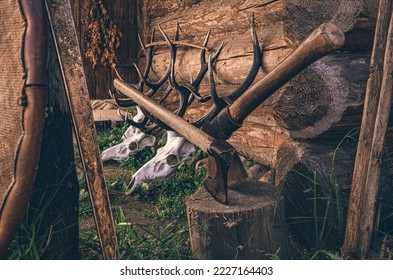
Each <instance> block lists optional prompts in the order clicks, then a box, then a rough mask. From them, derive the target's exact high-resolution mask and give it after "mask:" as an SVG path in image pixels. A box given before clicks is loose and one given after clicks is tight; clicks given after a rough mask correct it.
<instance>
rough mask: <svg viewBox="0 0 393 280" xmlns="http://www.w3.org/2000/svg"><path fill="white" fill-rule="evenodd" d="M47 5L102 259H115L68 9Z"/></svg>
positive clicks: (53, 1) (61, 1) (62, 1)
mask: <svg viewBox="0 0 393 280" xmlns="http://www.w3.org/2000/svg"><path fill="white" fill-rule="evenodd" d="M46 4H47V12H48V14H49V22H50V26H51V29H52V34H53V37H54V40H55V46H56V51H57V54H58V58H59V61H60V64H61V68H62V75H63V80H64V84H65V89H66V92H67V100H68V104H69V106H70V111H71V115H72V119H73V124H74V129H75V136H76V140H77V143H78V147H79V151H80V154H81V160H82V165H83V168H84V171H85V178H86V182H87V186H88V189H89V195H90V201H91V203H92V209H93V214H94V220H95V222H96V226H97V233H98V238H99V241H100V244H101V248H102V253H103V257H104V259H116V258H117V257H118V256H119V252H118V244H117V237H116V232H115V228H114V220H113V215H112V209H111V203H110V200H109V195H108V189H107V187H106V182H105V178H104V173H103V169H102V162H101V157H100V151H99V148H98V140H97V134H96V130H95V126H94V120H93V113H92V110H91V107H90V106H91V104H90V99H89V93H88V89H87V83H86V77H85V75H84V69H83V63H82V57H81V54H80V49H79V46H78V39H77V35H76V30H75V26H74V22H73V19H72V11H71V5H70V2H69V1H67V0H46Z"/></svg>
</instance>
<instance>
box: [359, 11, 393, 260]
mask: <svg viewBox="0 0 393 280" xmlns="http://www.w3.org/2000/svg"><path fill="white" fill-rule="evenodd" d="M392 61H393V17H391V19H390V26H389V31H388V38H387V43H386V50H385V59H384V67H383V77H382V86H381V93H380V97H379V104H378V111H377V114H376V117H375V127H374V133H373V139H372V145H371V151H370V161H369V163H368V168H367V180H366V184H365V194H364V203H363V206H362V207H363V214H362V222H361V226H360V240H359V252H360V256H361V257H362V258H365V257H366V256H367V252H368V249H369V247H370V240H371V236H372V234H373V232H374V219H375V209H376V203H377V195H378V190H379V181H380V176H381V164H382V159H381V157H382V152H383V148H384V143H385V137H386V132H387V129H388V124H389V115H390V108H391V103H392V90H393V77H392V74H393V62H392Z"/></svg>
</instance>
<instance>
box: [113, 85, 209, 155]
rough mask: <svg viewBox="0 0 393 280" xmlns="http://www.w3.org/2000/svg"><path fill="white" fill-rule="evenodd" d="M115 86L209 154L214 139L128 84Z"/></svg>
mask: <svg viewBox="0 0 393 280" xmlns="http://www.w3.org/2000/svg"><path fill="white" fill-rule="evenodd" d="M113 84H114V86H115V88H116V89H117V90H119V91H120V92H121V93H123V94H124V95H126V96H128V97H130V98H131V99H132V100H133V101H134V102H135V103H137V104H138V105H139V106H141V107H142V108H144V109H146V110H148V111H149V113H151V114H152V115H153V116H155V117H156V118H158V119H160V120H161V121H162V122H164V123H165V124H166V125H168V126H170V127H171V128H172V129H173V130H175V131H176V132H178V133H180V134H181V135H182V136H183V137H184V138H186V139H187V140H188V141H190V142H191V143H193V144H194V145H196V146H198V147H199V148H200V149H201V150H202V151H204V152H207V151H208V149H209V147H210V145H211V144H212V143H213V141H214V138H213V137H211V136H210V135H208V134H207V133H205V132H203V131H202V130H200V129H199V128H197V127H195V126H193V125H192V124H190V123H189V122H187V121H186V120H184V119H183V118H181V117H179V116H178V115H175V114H174V113H172V112H171V111H169V110H168V109H167V108H165V107H164V106H162V105H161V104H158V103H157V102H155V101H153V100H152V99H150V98H149V97H147V96H146V95H144V94H143V93H141V92H140V91H138V90H136V89H135V88H133V87H131V86H129V85H128V84H127V83H125V82H123V81H121V80H119V79H115V80H114V81H113Z"/></svg>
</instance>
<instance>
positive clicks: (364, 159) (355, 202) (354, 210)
mask: <svg viewBox="0 0 393 280" xmlns="http://www.w3.org/2000/svg"><path fill="white" fill-rule="evenodd" d="M391 10H392V1H389V0H387V1H385V0H381V2H380V7H379V16H378V21H377V27H376V32H375V40H374V49H373V54H372V57H371V63H370V70H371V75H370V78H369V79H368V81H367V89H366V97H365V105H364V111H363V112H364V113H363V119H362V124H361V131H360V136H359V143H358V152H357V156H356V165H355V170H354V173H353V181H352V187H351V189H352V191H351V196H350V205H349V209H348V221H347V227H346V233H345V239H344V244H343V247H342V254H343V255H345V256H347V255H354V256H356V257H360V251H359V247H358V246H359V238H360V236H359V234H360V224H361V215H362V214H361V212H362V210H361V209H362V205H363V201H364V192H365V184H366V180H367V169H368V163H369V160H370V146H371V144H372V139H373V131H374V125H375V118H376V112H377V106H378V100H379V92H380V89H381V83H382V71H383V65H384V53H385V46H386V42H387V35H388V26H389V22H390V18H391Z"/></svg>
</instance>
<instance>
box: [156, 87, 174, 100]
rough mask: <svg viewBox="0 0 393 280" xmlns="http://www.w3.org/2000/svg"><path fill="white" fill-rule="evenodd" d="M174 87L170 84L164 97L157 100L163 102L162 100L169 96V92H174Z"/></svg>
mask: <svg viewBox="0 0 393 280" xmlns="http://www.w3.org/2000/svg"><path fill="white" fill-rule="evenodd" d="M172 89H173V88H172V87H171V86H170V85H169V86H168V88H167V89H166V91H165V92H164V94H163V95H162V97H161V98H160V99H159V100H158V101H157V102H158V103H160V104H162V102H164V101H165V100H166V99H167V98H168V96H169V94H170V93H171V92H172Z"/></svg>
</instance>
